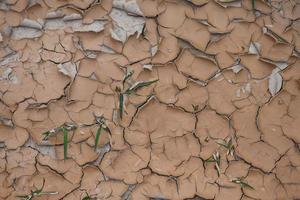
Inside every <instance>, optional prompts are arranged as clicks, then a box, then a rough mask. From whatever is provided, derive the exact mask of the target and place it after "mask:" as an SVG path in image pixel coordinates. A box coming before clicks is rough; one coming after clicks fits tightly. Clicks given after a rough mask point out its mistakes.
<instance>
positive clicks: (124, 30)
mask: <svg viewBox="0 0 300 200" xmlns="http://www.w3.org/2000/svg"><path fill="white" fill-rule="evenodd" d="M109 16H110V17H111V18H112V20H113V22H114V29H112V30H111V36H112V38H113V39H115V40H117V41H121V42H123V43H125V42H126V41H127V39H128V38H129V37H130V36H131V35H134V34H135V33H137V37H139V36H140V34H141V33H142V31H143V28H144V24H145V20H144V19H143V18H142V17H139V16H131V15H128V14H127V13H126V12H125V11H123V10H120V9H117V8H113V9H112V10H111V12H110V14H109Z"/></svg>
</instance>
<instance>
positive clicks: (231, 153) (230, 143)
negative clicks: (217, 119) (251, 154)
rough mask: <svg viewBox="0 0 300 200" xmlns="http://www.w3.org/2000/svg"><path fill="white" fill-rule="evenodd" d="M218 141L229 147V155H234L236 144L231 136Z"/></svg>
mask: <svg viewBox="0 0 300 200" xmlns="http://www.w3.org/2000/svg"><path fill="white" fill-rule="evenodd" d="M217 143H218V144H219V145H221V146H223V147H225V148H226V149H227V155H231V156H233V154H234V145H233V143H232V139H231V138H227V139H225V140H220V141H217Z"/></svg>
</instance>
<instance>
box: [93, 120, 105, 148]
mask: <svg viewBox="0 0 300 200" xmlns="http://www.w3.org/2000/svg"><path fill="white" fill-rule="evenodd" d="M95 118H96V124H98V125H99V128H98V129H97V132H96V138H95V146H94V151H96V150H97V146H98V144H99V140H100V135H101V132H102V130H103V129H104V130H106V131H109V130H108V127H107V126H106V124H105V119H104V117H102V116H101V117H98V116H95Z"/></svg>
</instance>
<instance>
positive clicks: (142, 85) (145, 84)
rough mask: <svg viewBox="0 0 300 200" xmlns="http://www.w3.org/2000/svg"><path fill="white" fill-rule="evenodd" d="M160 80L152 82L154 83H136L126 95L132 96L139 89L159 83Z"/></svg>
mask: <svg viewBox="0 0 300 200" xmlns="http://www.w3.org/2000/svg"><path fill="white" fill-rule="evenodd" d="M157 81H158V79H156V80H152V81H145V82H136V83H135V84H134V85H132V86H131V87H130V88H128V89H127V90H126V91H125V93H126V94H130V93H131V92H134V91H137V90H138V89H141V88H143V87H147V86H149V85H151V84H153V83H155V82H157Z"/></svg>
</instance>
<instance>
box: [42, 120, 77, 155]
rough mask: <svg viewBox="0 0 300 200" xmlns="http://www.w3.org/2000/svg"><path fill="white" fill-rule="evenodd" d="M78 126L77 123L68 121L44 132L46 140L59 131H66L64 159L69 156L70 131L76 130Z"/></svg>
mask: <svg viewBox="0 0 300 200" xmlns="http://www.w3.org/2000/svg"><path fill="white" fill-rule="evenodd" d="M76 128H77V126H76V125H75V124H73V123H68V122H66V123H64V124H63V125H61V126H59V127H57V128H54V129H51V130H50V131H47V132H45V133H43V135H44V138H43V140H44V141H46V140H48V138H49V137H51V136H53V135H55V134H57V133H59V132H63V133H64V159H65V160H66V159H67V156H68V131H72V130H75V129H76Z"/></svg>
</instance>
